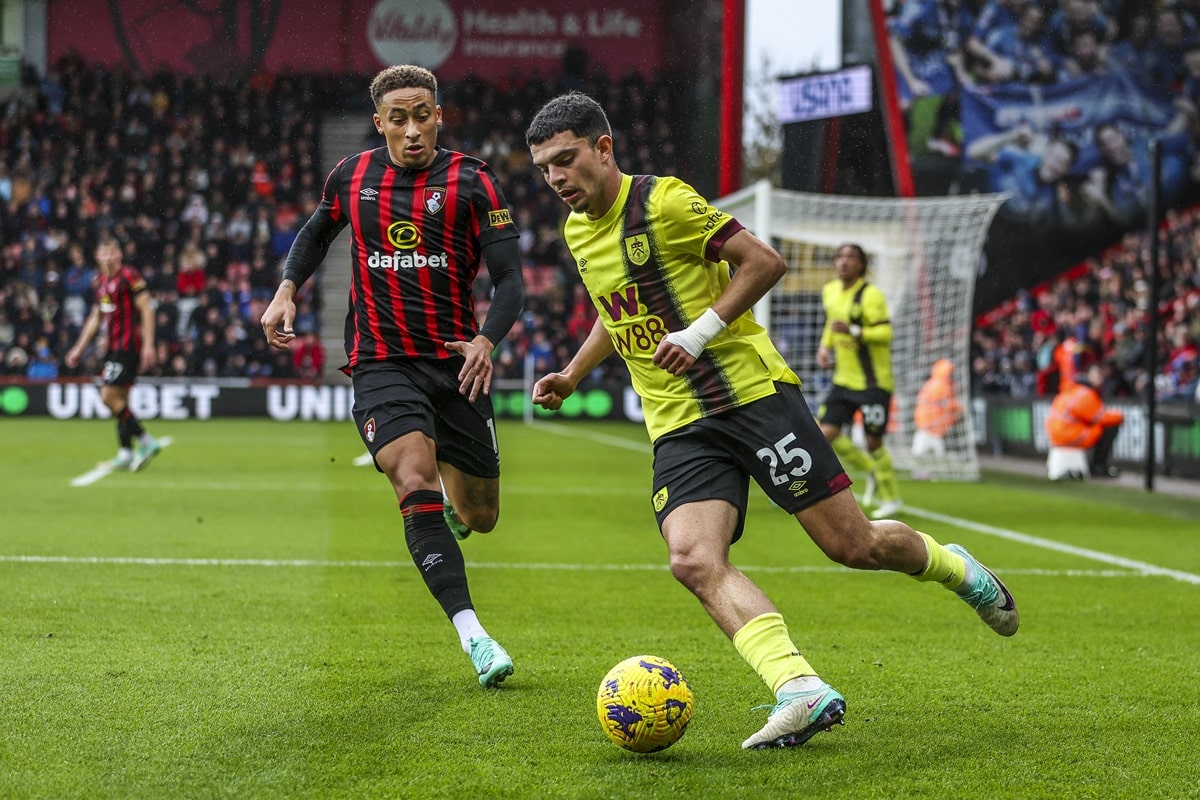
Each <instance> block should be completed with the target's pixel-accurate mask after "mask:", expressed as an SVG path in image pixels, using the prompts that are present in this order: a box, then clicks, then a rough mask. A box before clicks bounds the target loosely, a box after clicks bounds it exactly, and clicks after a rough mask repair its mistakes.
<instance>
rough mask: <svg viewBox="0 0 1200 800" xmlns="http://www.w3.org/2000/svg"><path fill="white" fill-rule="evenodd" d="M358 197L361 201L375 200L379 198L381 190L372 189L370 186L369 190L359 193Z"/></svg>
mask: <svg viewBox="0 0 1200 800" xmlns="http://www.w3.org/2000/svg"><path fill="white" fill-rule="evenodd" d="M358 196H359V199H361V200H375V199H377V198H378V197H379V190H378V189H372V188H371V187H370V186H368V187H367V188H365V189H363V190H362V191H360V192H359V193H358Z"/></svg>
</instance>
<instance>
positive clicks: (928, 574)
mask: <svg viewBox="0 0 1200 800" xmlns="http://www.w3.org/2000/svg"><path fill="white" fill-rule="evenodd" d="M917 535H918V536H920V537H921V538H922V539H924V540H925V547H926V548H927V549H928V550H929V562H928V563H927V564H926V565H925V569H924V570H923V571H921V572H920V573H918V574H916V575H914V576H913V577H914V578H916V579H917V580H919V581H934V582H936V583H940V584H941V585H942V586H945V587H946V588H947V589H949V590H950V591H955V590H957V589H958V588H959V587H960V586H962V583H963V581H964V580H966V579H967V564H966V562H965V561H963V560H962V559H961V558H960V557H959V556H956V555H955V554H954V553H951V552H950V551H949V550H947V549H946V548H944V547H942V546H941V545H940V544H938V543H937V542H936V541H934V538H933V537H932V536H930V535H929V534H927V533H921V532H920V531H917Z"/></svg>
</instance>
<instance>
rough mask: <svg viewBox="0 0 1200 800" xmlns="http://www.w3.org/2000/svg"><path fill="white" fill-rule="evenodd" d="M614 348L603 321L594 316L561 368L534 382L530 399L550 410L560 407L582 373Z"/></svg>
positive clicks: (587, 371) (580, 378)
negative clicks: (577, 350) (586, 335)
mask: <svg viewBox="0 0 1200 800" xmlns="http://www.w3.org/2000/svg"><path fill="white" fill-rule="evenodd" d="M615 351H616V348H615V347H613V343H612V339H611V338H610V337H609V335H608V331H606V330H605V329H604V323H603V322H601V321H600V320H598V319H597V320H596V322H595V324H593V325H592V332H591V333H589V334H588V338H587V339H586V340H584V343H583V345H582V346H581V347H580V348H579V352H578V353H576V354H575V357H574V358H572V359H571V363H569V364H567V366H566V367H565V368H564V369H563V371H562V372H551V373H550V374H549V375H547V376H545V377H544V378H541V379H540V380H538V382H537V383H535V384H534V385H533V402H534V404H535V405H539V406H541V407H542V408H545V409H547V410H550V411H557V410H558V409H560V408H562V404H563V401H564V400H566V399H567V398H568V397H570V396H571V395H572V394H574V392H575V387H576V386H578V385H579V382H580V381H581V380H583V379H584V377H585V376H586V375H587V374H588V373H590V372H591V371H592V370H594V369H595V368H596V367H598V366H600V362H602V361H604V359H606V358H608V357H609V356H610V355H612V354H613V353H614V352H615Z"/></svg>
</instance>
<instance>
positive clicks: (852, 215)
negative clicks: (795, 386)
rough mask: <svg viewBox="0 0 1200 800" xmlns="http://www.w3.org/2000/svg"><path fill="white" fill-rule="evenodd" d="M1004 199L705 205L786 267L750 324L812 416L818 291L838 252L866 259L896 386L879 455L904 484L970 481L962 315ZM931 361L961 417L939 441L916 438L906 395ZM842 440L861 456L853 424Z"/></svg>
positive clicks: (761, 198) (824, 381) (764, 194)
mask: <svg viewBox="0 0 1200 800" xmlns="http://www.w3.org/2000/svg"><path fill="white" fill-rule="evenodd" d="M1004 199H1005V195H1003V194H982V195H964V196H961V197H937V198H932V197H927V198H876V197H846V196H836V195H823V194H808V193H803V192H792V191H787V190H783V189H775V188H772V187H771V185H770V184H769V183H767V182H766V181H760V182H759V183H758V184H757V185H755V186H751V187H748V188H746V189H743V190H742V191H740V192H736V193H734V194H731V195H728V196H726V197H724V198H721V199H720V200H716V201H714V203H713V205H715V206H716V207H717V208H720V209H721V210H723V211H725V212H727V213H729V214H731V215H732V216H734V217H736V218H737V219H738V220H739V221H740V222H741V223H742V224H743V225H745V226H746V227H748V228H750V229H751V230H752V231H753V232H754V234H755V235H756V236H758V237H759V238H760V239H762V240H763V241H765V242H768V243H770V244H771V245H772V246H773V247H775V249H776V250H778V251H779V252H780V253H781V254H782V255H783V257H784V258H785V259H786V260H787V263H788V271H787V274H786V275H785V276H784V277H783V279H782V280H781V281H780V282H779V283H778V284H776V286H775V288H774V289H772V290H771V292H770V293H769V294H768V295H767V296H766V297H764V298H763V299H762V301H760V303H759V305H758V306H756V307H755V317H756V318H757V319H758V321H759V322H760V323H761V324H762V325H764V326H765V327H766V328H767V330H768V331H769V332H770V334H771V338H772V339H773V340H774V342H775V345H776V346H777V347H778V348H779V351H780V352H781V353H782V354H783V355H784V357H785V358H787V360H788V363H789V364H791V366H792V368H793V369H794V370H795V371H796V373H797V374H798V375H799V376H800V378H801V380H803V381H804V385H805V391H806V395H807V396H808V399H809V402H810V403H813V404H814V410H815V405H816V404H818V403H819V402H820V401H821V400H823V399H824V396H825V394H826V392H827V391H828V389H829V385H830V373H829V372H827V371H826V370H822V369H821V368H820V367H818V366H817V363H816V353H817V347H818V345H819V343H820V339H821V331H822V329H823V328H824V324H825V312H824V309H823V308H822V306H821V288H822V287H823V286H824V285H825V283H826V282H828V281H830V280H833V279H834V278H835V277H836V275H835V273H834V268H833V260H834V253H835V252H836V250H837V248H838V246H839V245H842V244H846V243H855V244H859V245H861V246H862V247H863V249H864V250H866V252H867V256H868V258H869V267H868V269H867V280H868V281H870V282H872V283H874V284H875V285H877V286H878V287H879V288H880V289H881V290H882V291H883V294H884V297H886V298H887V301H888V309H889V312H890V314H891V320H892V328H893V339H892V371H893V373H894V374H895V381H896V386H895V391H894V393H893V395H892V409H891V415H890V420H889V423H888V436H887V439H886V442H887V448H888V450H889V451H890V452H891V454H892V460H893V462H894V463H895V464H896V466H897V468H899V469H906V470H909V471H911V472H912V474H913V476H914V477H925V478H936V479H945V480H964V481H966V480H978V479H979V461H978V458H977V456H976V451H975V446H976V438H975V429H976V424H975V423H976V420H974V419H973V414H972V413H971V408H972V406H971V402H970V378H971V369H970V364H969V363H968V358H969V354H970V342H971V322H972V320H971V308H972V297H973V294H974V290H975V276H976V273H977V271H978V268H979V263H980V256H981V253H982V249H983V243H984V238H985V237H986V235H987V230H988V226H989V225H990V224H991V220H992V217H993V216H994V215H995V213H996V211H997V209H998V208H999V207H1000V204H1001V203H1002V202H1003V201H1004ZM943 358H945V359H949V360H950V361H951V362H952V363H953V365H954V372H953V378H954V392H955V395H956V397H957V398H958V403H959V405H960V407H961V408H962V409H963V411H962V414H961V416H960V417H959V419H958V421H957V422H956V423H955V424H954V425H953V426H952V427H951V428H950V429H949V430H948V431H947V432H946V433H945V435H944V436H940V437H938V436H930V435H928V434H926V433H920V434H918V432H917V431H916V430H915V426H914V422H913V411H914V407H915V401H916V396H917V392H918V390H919V389H920V388H921V386H922V384H923V383H924V382H925V381H926V379H927V378H929V376H930V374H931V372H932V369H933V365H934V362H936V361H938V360H939V359H943ZM853 435H854V436H855V438H856V440H857V442H858V444H859V445H860V446H862V444H863V440H862V431H861V428H860V427H859V426H858V425H856V426H855V431H854V432H853ZM914 444H915V447H914Z"/></svg>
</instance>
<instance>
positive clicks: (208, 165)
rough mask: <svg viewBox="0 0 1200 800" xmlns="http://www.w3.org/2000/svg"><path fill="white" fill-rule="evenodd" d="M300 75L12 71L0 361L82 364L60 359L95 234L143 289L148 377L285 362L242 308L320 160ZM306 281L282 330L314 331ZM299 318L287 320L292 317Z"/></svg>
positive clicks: (2, 209) (3, 131) (273, 268)
mask: <svg viewBox="0 0 1200 800" xmlns="http://www.w3.org/2000/svg"><path fill="white" fill-rule="evenodd" d="M330 88H331V87H329V86H328V85H325V84H322V83H321V82H320V81H318V80H317V79H315V78H312V77H308V76H280V77H279V78H278V79H271V78H268V77H267V76H261V75H259V76H255V77H254V78H253V79H251V80H237V79H234V78H225V79H214V78H210V77H208V76H204V75H198V76H185V75H178V74H168V73H161V74H156V75H151V76H143V75H137V74H131V73H129V72H127V71H124V70H120V69H113V70H109V69H104V68H101V67H99V66H98V65H89V64H85V63H83V62H82V61H80V60H78V59H73V58H66V59H63V60H62V61H61V62H59V63H57V64H55V65H54V68H53V69H51V70H48V71H47V73H46V74H45V75H44V76H42V75H38V74H36V73H35V72H34V71H33V70H30V69H26V70H25V72H24V75H23V80H22V84H21V87H20V89H19V91H16V92H14V93H13V94H12V95H11V96H10V97H9V98H8V100H7V103H6V105H5V106H4V107H3V114H2V115H0V153H3V158H2V159H0V242H2V243H3V246H2V250H0V365H2V366H0V371H2V372H4V373H7V374H18V375H20V374H25V375H28V376H31V377H37V378H43V379H50V378H54V377H57V376H60V375H68V374H81V375H93V374H95V372H96V369H97V365H98V363H99V359H100V356H101V354H100V353H99V352H98V351H97V350H96V349H95V348H92V349H91V350H89V351H88V353H87V354H86V355H85V357H84V358H83V359H82V361H81V363H80V365H79V367H78V368H77V369H76V370H74V371H72V370H69V369H67V368H66V367H65V365H64V363H63V357H64V356H65V354H66V352H67V351H68V349H69V348H70V345H71V343H72V342H73V341H74V340H75V338H76V337H77V336H78V334H79V330H80V327H81V325H82V324H83V321H84V319H85V318H86V316H87V313H88V311H89V309H90V307H91V304H92V303H93V302H94V300H95V295H94V292H95V290H94V285H93V279H94V278H95V275H96V269H95V266H94V263H93V258H92V257H93V252H94V249H95V244H96V241H97V239H98V237H99V236H100V234H102V233H105V232H109V233H112V234H114V235H115V236H116V237H117V238H118V240H119V241H120V242H121V245H122V248H123V250H124V260H125V263H127V264H129V265H131V266H133V267H135V268H137V269H138V270H139V271H140V272H141V273H142V275H143V276H144V277H145V279H146V282H147V284H148V286H149V287H150V290H151V291H152V293H153V300H154V305H155V308H156V322H157V324H156V341H157V346H158V366H157V367H156V368H155V369H153V370H150V371H149V374H158V375H163V376H185V375H186V376H209V377H216V376H239V377H242V376H248V377H255V376H266V377H292V376H296V375H299V374H303V373H304V372H305V371H306V370H307V371H309V372H312V366H311V364H306V363H304V362H303V361H302V359H299V358H295V359H294V358H293V357H292V355H291V354H288V353H276V352H273V351H270V350H269V348H267V347H266V346H265V341H264V340H263V337H262V336H261V335H259V333H258V330H257V328H258V324H257V320H258V318H259V316H260V315H261V313H262V311H263V309H265V307H266V303H267V302H268V301H269V300H270V297H271V296H272V294H273V293H274V289H275V285H276V283H277V282H278V274H279V273H278V264H279V259H280V257H281V255H282V254H284V253H286V251H287V248H288V246H289V245H290V242H291V239H292V238H293V237H294V236H295V233H296V231H297V230H298V227H299V225H300V224H301V223H302V222H303V220H304V219H305V218H307V216H308V215H309V214H311V212H312V211H313V209H314V208H315V207H316V206H315V204H316V202H317V200H318V199H319V192H320V186H321V183H322V181H323V178H324V176H323V174H322V173H321V172H320V152H319V137H318V135H317V126H316V122H315V119H316V117H315V115H314V114H313V113H312V111H313V109H314V108H318V107H320V105H321V103H322V102H324V101H325V100H326V99H327V97H326V96H327V95H328V94H329V92H330ZM319 302H320V299H319V293H318V292H317V291H315V290H310V291H309V292H308V293H307V294H306V295H305V296H304V298H303V304H302V309H303V313H302V320H299V321H298V324H297V329H298V330H299V331H301V332H304V331H310V330H311V331H313V332H315V322H316V317H315V308H316V307H317V305H318V304H319ZM302 325H303V328H302V327H301V326H302Z"/></svg>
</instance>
